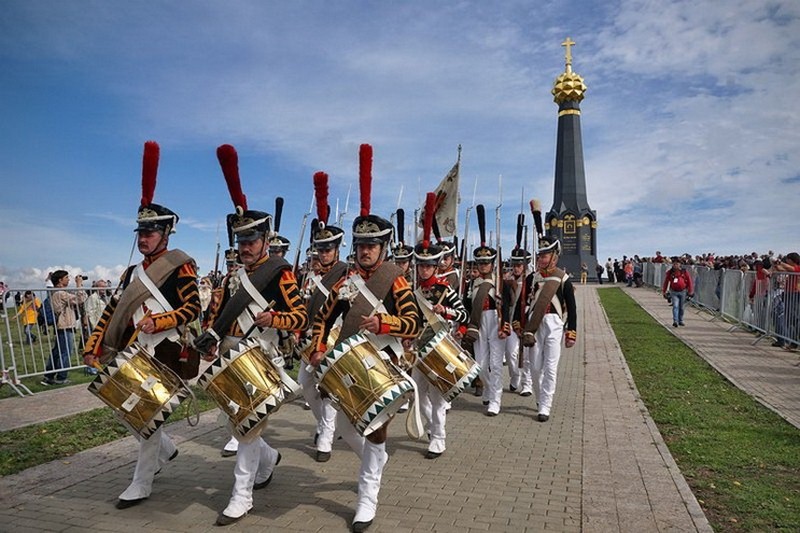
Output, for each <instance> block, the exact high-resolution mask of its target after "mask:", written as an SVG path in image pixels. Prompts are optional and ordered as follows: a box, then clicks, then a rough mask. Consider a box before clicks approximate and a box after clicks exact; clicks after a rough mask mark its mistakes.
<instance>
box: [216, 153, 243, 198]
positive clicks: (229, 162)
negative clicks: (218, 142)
mask: <svg viewBox="0 0 800 533" xmlns="http://www.w3.org/2000/svg"><path fill="white" fill-rule="evenodd" d="M217 159H219V166H221V167H222V174H223V175H224V176H225V183H227V184H228V192H229V193H231V200H233V206H234V207H235V208H236V210H237V211H238V210H239V208H241V209H242V211H247V197H246V196H245V195H244V193H243V192H242V184H241V182H240V181H239V156H238V154H237V153H236V148H234V147H233V146H231V145H230V144H223V145H222V146H220V147H219V148H217Z"/></svg>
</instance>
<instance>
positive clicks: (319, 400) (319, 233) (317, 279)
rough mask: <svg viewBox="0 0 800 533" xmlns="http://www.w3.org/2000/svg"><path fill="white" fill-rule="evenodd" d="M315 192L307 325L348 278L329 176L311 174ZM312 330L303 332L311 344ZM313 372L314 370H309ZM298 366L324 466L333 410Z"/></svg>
mask: <svg viewBox="0 0 800 533" xmlns="http://www.w3.org/2000/svg"><path fill="white" fill-rule="evenodd" d="M314 191H315V195H316V199H317V216H318V218H317V220H316V221H315V222H314V223H312V225H311V240H312V247H313V255H314V263H315V264H316V268H315V269H314V270H313V271H312V273H309V275H308V277H307V281H308V283H309V286H308V291H309V293H310V297H309V299H308V302H307V304H306V308H307V310H308V323H309V325H313V324H314V322H315V320H316V317H317V315H318V314H319V312H320V310H321V309H322V305H323V304H324V303H325V301H326V299H327V298H328V296H329V295H330V293H331V290H332V289H333V286H334V285H336V284H337V283H339V282H340V281H341V280H342V278H343V277H345V276H346V275H347V263H345V262H344V261H340V260H339V247H340V246H341V245H342V238H343V237H344V231H343V230H342V229H340V228H337V227H335V226H329V225H327V223H328V218H329V216H330V207H329V204H328V175H327V174H326V173H324V172H317V173H316V174H314ZM312 333H313V332H312V330H311V328H309V331H308V332H307V333H306V334H307V336H308V337H310V338H309V342H313V341H312V340H311V338H313V335H312ZM312 369H313V367H312ZM312 369H309V368H308V365H305V364H303V365H301V366H300V371H299V373H298V381H299V382H300V385H302V387H303V396H304V397H305V400H306V402H307V403H308V405H309V407H310V408H311V412H312V413H313V414H314V418H315V419H316V420H317V431H316V435H315V437H314V444H315V445H316V447H317V452H316V456H315V459H316V460H317V462H320V463H324V462H327V461H328V460H330V458H331V449H332V447H333V438H334V432H335V431H336V409H335V408H334V407H333V404H332V403H331V400H330V398H328V397H324V398H323V397H322V396H321V394H320V391H319V390H318V389H317V383H316V380H315V379H314V374H313V370H312Z"/></svg>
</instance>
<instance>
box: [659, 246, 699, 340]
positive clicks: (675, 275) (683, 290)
mask: <svg viewBox="0 0 800 533" xmlns="http://www.w3.org/2000/svg"><path fill="white" fill-rule="evenodd" d="M667 291H669V295H670V297H671V301H672V326H673V327H675V328H677V327H678V326H683V325H684V323H683V308H684V303H685V302H686V296H687V295H688V296H689V298H691V297H692V296H693V295H694V284H693V283H692V276H691V275H690V274H689V272H687V271H686V270H684V269H683V267H682V266H681V260H680V259H679V258H677V257H673V258H672V268H671V269H669V270H668V271H667V273H666V275H665V276H664V284H663V285H662V286H661V293H662V294H663V295H664V296H665V297H666V296H667Z"/></svg>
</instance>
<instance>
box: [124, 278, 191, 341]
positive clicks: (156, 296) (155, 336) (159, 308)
mask: <svg viewBox="0 0 800 533" xmlns="http://www.w3.org/2000/svg"><path fill="white" fill-rule="evenodd" d="M134 275H135V276H136V277H137V278H139V281H141V282H142V284H144V286H145V287H146V288H147V290H148V291H149V292H150V294H151V295H152V298H148V299H147V300H145V301H144V306H146V307H147V309H149V310H150V311H152V312H153V313H154V314H157V313H168V312H170V311H174V309H172V306H171V305H170V304H169V302H168V301H167V299H166V298H165V297H164V295H163V294H161V291H160V290H158V287H156V284H155V283H153V280H151V279H150V277H149V276H148V275H147V273H146V272H145V270H144V266H143V265H142V263H139V264H138V265H136V269H135V270H134ZM144 316H145V310H144V307H143V306H141V305H140V306H139V307H138V309H136V311H134V312H133V323H134V324H138V323H139V321H140V320H141V319H142V318H144ZM165 339H166V340H170V341H172V342H179V341H180V339H181V336H180V334H179V333H178V330H177V329H168V330H166V331H160V332H158V333H144V332H140V333H139V336H138V337H137V340H138V341H139V342H141V343H142V344H145V345H147V346H149V347H151V348H155V347H156V346H158V345H159V344H161V342H163V341H164V340H165Z"/></svg>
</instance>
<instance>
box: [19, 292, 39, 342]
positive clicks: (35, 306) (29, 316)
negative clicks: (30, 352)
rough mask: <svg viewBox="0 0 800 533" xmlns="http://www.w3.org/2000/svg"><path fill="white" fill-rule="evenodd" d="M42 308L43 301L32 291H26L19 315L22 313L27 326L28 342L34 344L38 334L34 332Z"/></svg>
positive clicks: (26, 336) (26, 340) (24, 323)
mask: <svg viewBox="0 0 800 533" xmlns="http://www.w3.org/2000/svg"><path fill="white" fill-rule="evenodd" d="M41 308H42V301H41V300H39V298H37V297H36V296H34V294H33V292H32V291H25V296H23V298H22V303H21V304H20V305H19V311H18V312H17V316H20V315H22V324H23V325H24V326H25V342H26V343H27V344H33V343H34V342H36V340H37V337H36V335H35V334H34V333H33V328H34V327H35V326H36V324H37V321H38V318H39V309H41Z"/></svg>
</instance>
